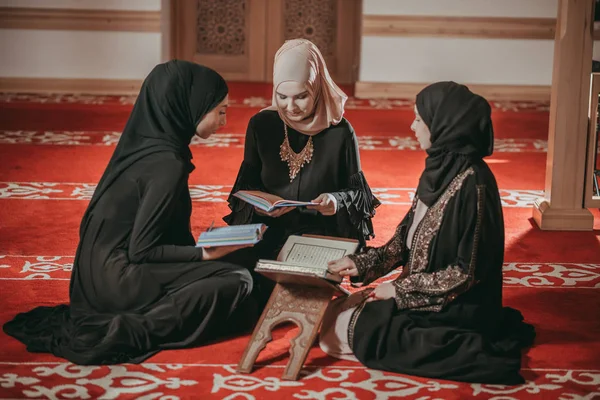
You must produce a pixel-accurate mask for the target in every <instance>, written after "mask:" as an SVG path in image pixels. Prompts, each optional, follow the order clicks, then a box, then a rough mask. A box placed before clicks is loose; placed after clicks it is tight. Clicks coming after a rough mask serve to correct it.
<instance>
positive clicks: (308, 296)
mask: <svg viewBox="0 0 600 400" xmlns="http://www.w3.org/2000/svg"><path fill="white" fill-rule="evenodd" d="M334 292H335V289H334V288H330V289H329V288H324V287H307V286H303V285H294V284H290V283H278V284H277V285H276V286H275V289H273V293H272V294H271V297H270V298H269V302H268V303H267V306H266V307H265V310H264V311H263V313H262V315H261V316H260V319H259V320H258V324H257V325H256V328H254V332H253V333H252V337H251V338H250V342H249V343H248V346H247V347H246V350H245V351H244V355H243V356H242V359H241V360H240V363H239V364H238V372H242V373H250V372H251V371H252V367H253V366H254V362H255V361H256V358H257V357H258V354H259V353H260V352H261V351H262V350H263V349H264V348H265V347H266V345H267V343H269V342H270V341H271V340H272V339H273V337H272V336H271V332H272V330H273V329H274V328H275V327H276V326H277V325H279V324H281V323H283V322H293V323H295V324H296V325H297V326H298V328H300V332H299V333H298V335H297V336H296V337H295V338H293V339H291V340H290V360H289V361H288V364H287V366H286V367H285V370H284V372H283V376H282V379H285V380H292V381H295V380H297V379H298V376H299V375H300V370H301V369H302V366H303V365H304V361H306V357H307V356H308V352H309V350H310V348H311V347H312V345H313V343H314V342H315V339H316V338H317V334H318V333H319V327H320V326H321V321H322V320H323V316H324V315H325V310H326V309H327V306H328V305H329V302H330V301H331V299H332V297H333V294H334Z"/></svg>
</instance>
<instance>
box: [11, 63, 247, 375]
mask: <svg viewBox="0 0 600 400" xmlns="http://www.w3.org/2000/svg"><path fill="white" fill-rule="evenodd" d="M227 92H228V89H227V85H226V83H225V81H224V80H223V78H222V77H221V76H220V75H219V74H217V73H216V72H215V71H213V70H211V69H209V68H206V67H203V66H200V65H197V64H193V63H189V62H185V61H177V60H173V61H170V62H167V63H165V64H160V65H158V66H156V67H155V68H154V69H153V71H152V72H151V73H150V74H149V75H148V77H147V78H146V80H145V81H144V83H143V85H142V89H141V91H140V94H139V96H138V99H137V101H136V103H135V105H134V107H133V111H132V112H131V115H130V117H129V120H128V122H127V125H126V126H125V129H124V131H123V135H122V137H121V139H120V141H119V143H118V145H117V147H116V149H115V152H114V154H113V156H112V158H111V160H110V162H109V164H108V166H107V168H106V170H105V172H104V175H103V176H102V178H101V180H100V182H99V184H98V186H97V188H96V190H95V192H94V195H93V197H92V199H91V201H90V204H89V206H88V208H87V210H86V212H85V214H84V216H83V220H82V222H81V227H80V231H79V239H80V241H79V246H78V248H77V253H76V256H75V262H74V265H73V273H72V277H71V285H70V290H69V294H70V305H69V306H66V305H62V306H57V307H38V308H36V309H34V310H32V311H30V312H28V313H24V314H19V315H17V316H16V317H15V319H14V320H12V321H10V322H8V323H6V324H5V325H4V331H5V332H6V333H8V334H9V335H11V336H13V337H15V338H17V339H19V340H20V341H22V342H23V343H25V344H26V345H27V349H28V350H29V351H32V352H51V353H53V354H55V355H56V356H59V357H64V358H66V359H68V360H69V361H71V362H74V363H76V364H115V363H124V362H141V361H143V360H144V359H146V358H148V357H149V356H151V355H153V354H155V353H156V352H158V351H160V350H162V349H174V348H182V347H189V346H194V345H198V344H202V343H203V342H206V341H208V340H212V339H214V338H216V337H217V336H218V335H220V334H221V333H222V328H223V327H224V326H225V325H226V323H227V322H228V319H229V318H230V316H231V314H232V312H233V311H234V309H235V308H236V306H237V305H238V304H240V302H242V301H243V300H244V299H245V298H246V297H247V295H248V294H249V293H250V291H251V289H252V278H251V276H250V274H249V272H248V271H247V270H246V269H244V268H242V267H239V266H235V265H232V264H229V263H225V262H222V261H215V260H216V259H218V258H220V257H222V256H224V255H226V254H227V253H229V252H231V251H233V250H236V249H237V248H214V249H202V248H196V247H195V243H196V241H195V240H194V237H193V236H192V233H191V232H190V216H191V211H192V208H191V198H190V193H189V189H188V176H189V173H190V172H191V171H192V170H193V169H194V166H193V165H192V163H191V159H192V154H191V152H190V149H189V144H190V141H191V139H192V137H193V136H194V134H197V135H198V136H200V137H203V138H207V137H209V136H210V135H211V134H212V133H214V132H215V130H217V129H218V128H220V127H221V126H223V125H224V124H225V118H226V117H225V113H226V108H227V102H228V97H227Z"/></svg>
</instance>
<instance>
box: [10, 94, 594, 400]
mask: <svg viewBox="0 0 600 400" xmlns="http://www.w3.org/2000/svg"><path fill="white" fill-rule="evenodd" d="M269 96H270V88H269V87H268V86H266V85H257V84H234V85H232V92H231V97H232V103H233V105H232V107H231V108H230V111H229V112H228V125H227V126H226V127H225V129H224V130H223V131H222V132H220V133H219V134H218V135H217V136H216V137H213V138H211V139H210V140H209V141H207V142H202V143H200V142H194V145H193V146H192V151H193V153H194V161H195V163H196V167H197V168H196V171H194V172H193V174H192V176H191V179H190V185H191V193H192V197H193V200H194V213H193V217H192V228H193V230H194V232H195V233H196V234H197V233H199V232H200V230H201V229H203V228H205V227H207V226H208V225H209V224H210V223H211V221H212V220H213V219H214V220H215V221H217V222H218V221H220V218H221V217H222V216H223V215H224V214H226V212H227V206H226V202H225V199H226V196H227V195H228V193H229V190H230V188H231V184H232V183H233V181H234V179H235V176H236V173H237V169H238V167H239V163H240V161H241V158H242V148H243V141H244V132H245V127H246V124H247V121H248V118H250V116H252V115H253V114H254V113H255V112H257V111H258V110H259V109H260V108H261V107H264V106H265V105H266V104H268V103H269V102H270V100H269V98H270V97H269ZM133 100H134V99H133V98H132V97H115V96H75V95H69V96H65V95H63V96H45V95H44V96H38V95H13V94H0V121H1V122H0V205H1V207H0V299H1V300H2V305H3V307H2V308H1V309H0V323H4V322H5V321H7V320H8V319H10V318H11V317H12V316H14V315H15V314H16V313H17V312H21V311H25V310H28V309H30V308H32V307H35V306H38V305H54V304H59V303H62V302H66V301H67V300H68V280H69V276H70V270H71V267H72V262H73V254H74V252H75V247H76V245H77V231H78V227H79V221H80V218H81V215H82V213H83V211H84V210H85V207H86V204H87V201H88V200H89V198H90V196H91V193H92V192H93V190H94V186H95V183H96V182H97V181H98V179H99V178H100V175H101V174H102V172H103V168H104V167H105V165H106V163H107V161H108V159H109V157H110V155H111V153H112V151H113V149H114V145H115V143H116V141H117V140H118V137H119V131H120V130H121V129H122V127H123V125H124V123H125V121H126V119H127V116H128V113H129V111H130V109H131V104H132V102H133ZM346 116H347V118H348V119H349V120H350V121H351V123H352V124H353V126H354V128H355V129H356V131H357V134H358V135H359V141H360V148H361V158H362V165H363V169H364V171H365V174H366V176H367V178H368V180H369V183H370V184H371V186H372V188H373V190H374V192H375V193H376V195H377V196H378V197H379V199H381V200H382V202H383V203H384V204H383V205H382V206H381V207H380V208H379V209H378V212H377V216H376V218H375V220H374V224H375V229H376V234H377V237H376V238H375V239H374V240H373V241H372V243H371V244H372V245H377V244H381V243H382V242H384V241H385V240H386V239H387V238H389V236H390V235H391V234H392V232H393V230H394V228H395V225H396V224H397V223H398V222H399V221H400V219H401V218H402V216H403V214H404V213H405V212H406V210H407V208H408V205H409V203H410V201H411V199H412V196H413V194H414V187H415V186H416V181H417V178H418V175H419V173H420V171H421V169H422V167H423V160H424V154H423V153H422V152H421V151H419V150H418V146H417V144H416V141H415V140H414V137H413V136H412V132H410V129H409V126H410V123H411V121H412V102H410V101H405V100H395V101H388V100H386V101H368V100H357V99H351V101H349V104H348V109H347V113H346ZM493 118H494V123H495V129H496V138H497V141H496V153H495V154H494V156H493V157H492V158H490V160H489V163H490V166H491V168H492V169H493V171H494V173H495V174H496V177H497V179H498V183H499V185H500V188H501V195H502V200H503V204H504V213H505V222H506V237H507V241H506V257H505V258H506V260H505V261H506V263H505V268H504V269H505V273H504V279H505V290H504V295H505V303H506V304H507V305H509V306H512V307H516V308H518V309H520V310H521V311H522V312H523V314H524V315H525V318H526V319H527V320H528V321H529V322H531V323H532V324H534V325H535V327H536V330H537V333H538V336H537V338H536V342H535V345H534V346H533V347H532V348H531V349H530V350H529V351H528V352H527V354H526V355H525V357H524V362H523V375H524V376H525V377H526V379H527V383H526V384H524V385H521V386H518V387H502V386H492V385H469V384H461V383H456V382H449V381H436V380H431V379H421V378H415V377H411V376H405V375H398V374H392V373H383V372H378V371H373V370H367V369H365V368H363V367H362V366H361V365H359V364H356V363H352V362H346V361H338V360H334V359H332V358H329V357H327V356H325V354H324V353H323V352H322V351H321V350H320V349H319V348H318V347H315V348H313V349H312V350H311V353H310V355H309V357H308V360H307V363H306V368H305V371H304V375H305V376H304V378H303V379H301V380H300V381H298V382H288V381H282V380H281V379H280V378H281V374H282V372H283V367H284V366H285V364H286V362H287V348H288V339H289V338H291V337H293V335H294V333H295V330H294V329H290V328H280V329H279V330H278V331H277V332H276V335H275V338H274V341H273V342H272V343H271V344H270V345H269V346H268V347H267V349H266V350H265V351H263V353H262V354H261V356H260V357H259V360H258V364H260V366H259V367H258V368H257V369H256V370H255V372H253V373H252V374H251V375H240V374H237V373H236V372H235V366H236V364H237V362H238V361H239V358H240V356H241V354H242V352H243V350H244V348H245V345H246V343H247V340H248V337H240V338H236V339H233V340H229V341H226V342H221V343H215V344H211V345H208V346H204V347H201V348H196V349H190V350H180V351H166V352H162V353H160V354H158V355H157V356H155V357H153V358H151V359H150V360H148V361H147V362H146V363H144V364H142V365H122V366H113V367H79V366H74V365H71V364H69V363H66V362H64V361H63V360H61V359H57V358H55V357H53V356H51V355H47V354H31V353H28V352H26V351H25V349H24V346H23V345H22V344H21V343H19V342H17V341H16V340H14V339H12V338H10V337H7V336H6V335H4V334H3V333H0V343H2V345H1V347H0V398H2V399H4V398H10V399H15V398H19V399H22V398H35V399H65V398H69V399H96V398H102V399H164V400H167V399H184V398H194V399H213V398H214V399H323V400H326V399H327V400H330V399H361V400H362V399H393V398H410V399H423V400H432V399H467V398H475V399H498V400H500V399H502V400H504V399H530V398H536V399H537V398H541V399H565V400H576V399H580V400H583V399H593V398H596V397H600V319H599V318H598V317H599V316H600V241H599V234H600V231H599V230H598V228H600V222H598V221H599V220H600V213H598V212H597V210H596V211H594V213H595V216H596V218H597V222H596V228H597V230H596V231H594V232H542V231H540V230H538V229H537V228H536V227H535V225H534V224H533V223H532V221H531V219H530V217H531V205H532V202H533V201H534V200H535V198H537V197H539V196H541V195H542V193H543V188H544V169H545V162H546V153H545V152H546V145H547V143H546V137H547V130H548V107H547V105H544V104H535V103H496V104H494V114H493ZM386 279H390V278H389V277H387V278H384V280H386Z"/></svg>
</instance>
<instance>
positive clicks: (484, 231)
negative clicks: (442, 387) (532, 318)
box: [320, 82, 535, 384]
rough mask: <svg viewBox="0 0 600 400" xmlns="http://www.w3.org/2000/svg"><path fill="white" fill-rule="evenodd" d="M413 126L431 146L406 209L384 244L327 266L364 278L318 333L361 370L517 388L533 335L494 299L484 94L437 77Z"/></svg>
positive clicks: (496, 268) (497, 281)
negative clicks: (523, 353) (373, 285)
mask: <svg viewBox="0 0 600 400" xmlns="http://www.w3.org/2000/svg"><path fill="white" fill-rule="evenodd" d="M415 114H416V117H415V120H414V122H413V124H412V126H411V129H412V130H413V131H414V132H415V134H416V137H417V139H418V141H419V142H420V144H421V147H422V148H423V149H425V150H426V151H427V155H428V156H427V159H426V161H425V170H424V171H423V173H422V175H421V178H420V179H419V185H418V188H417V192H416V196H415V199H414V202H413V205H412V208H411V209H410V211H409V212H408V213H407V215H406V216H405V217H404V219H403V220H402V222H401V223H400V225H399V226H398V227H397V229H396V232H395V234H394V236H393V237H392V238H391V239H390V240H389V241H388V242H387V243H386V244H385V245H384V246H382V247H378V248H368V249H365V251H364V252H362V253H360V254H355V255H351V256H349V257H346V258H343V259H341V260H338V261H335V262H332V263H331V265H330V267H329V268H330V269H331V270H332V271H335V272H339V273H340V274H341V275H345V276H350V277H352V280H353V281H356V282H361V283H362V285H367V284H369V283H371V282H373V281H374V280H376V279H378V278H380V277H382V276H384V275H386V274H387V273H389V272H391V271H392V270H394V269H395V268H397V267H399V266H403V270H402V273H401V275H400V276H399V277H398V278H397V279H396V280H394V281H393V282H387V283H383V284H380V285H379V286H377V287H376V288H375V289H374V290H373V291H370V290H369V289H367V290H364V291H361V292H358V293H355V294H354V295H352V296H350V298H348V299H340V300H337V301H335V302H334V303H332V305H331V306H330V308H329V309H328V311H327V313H326V316H325V320H324V323H323V328H322V330H321V339H320V344H321V348H322V349H323V350H324V351H325V352H326V353H328V354H330V355H332V356H334V357H338V358H345V359H354V360H358V361H360V362H362V363H363V364H364V365H366V366H367V367H369V368H374V369H381V370H387V371H394V372H399V373H405V374H410V375H417V376H424V377H430V378H438V379H450V380H458V381H465V382H481V383H490V384H492V383H494V384H517V383H521V382H523V379H522V377H521V376H520V375H519V369H520V365H521V350H522V349H523V348H524V347H526V346H529V345H530V344H531V343H532V341H533V338H534V336H535V333H534V331H533V327H531V326H530V325H528V324H526V323H524V322H523V317H522V315H521V314H520V313H519V312H518V311H517V310H514V309H511V308H508V307H503V306H502V263H503V257H504V222H503V216H502V207H501V203H500V195H499V193H498V187H497V185H496V180H495V178H494V175H493V174H492V172H491V170H490V169H489V167H488V166H487V164H486V163H485V162H484V161H483V158H484V157H486V156H489V155H491V154H492V150H493V141H494V137H493V129H492V122H491V118H490V114H491V109H490V106H489V104H488V102H487V101H486V100H485V99H484V98H482V97H480V96H478V95H475V94H473V93H472V92H471V91H469V89H468V88H467V87H466V86H463V85H459V84H456V83H454V82H439V83H435V84H433V85H430V86H428V87H426V88H425V89H423V90H422V91H421V92H420V93H419V94H418V95H417V99H416V106H415Z"/></svg>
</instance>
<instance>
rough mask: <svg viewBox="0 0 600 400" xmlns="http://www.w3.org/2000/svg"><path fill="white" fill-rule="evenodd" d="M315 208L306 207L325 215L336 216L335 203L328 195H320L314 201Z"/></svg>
mask: <svg viewBox="0 0 600 400" xmlns="http://www.w3.org/2000/svg"><path fill="white" fill-rule="evenodd" d="M312 202H313V203H315V205H314V206H306V208H308V209H309V210H317V211H318V212H320V213H321V214H323V215H335V201H333V200H332V199H331V197H330V196H329V195H328V194H327V193H323V194H321V195H319V197H317V198H316V199H314V200H313V201H312Z"/></svg>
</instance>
